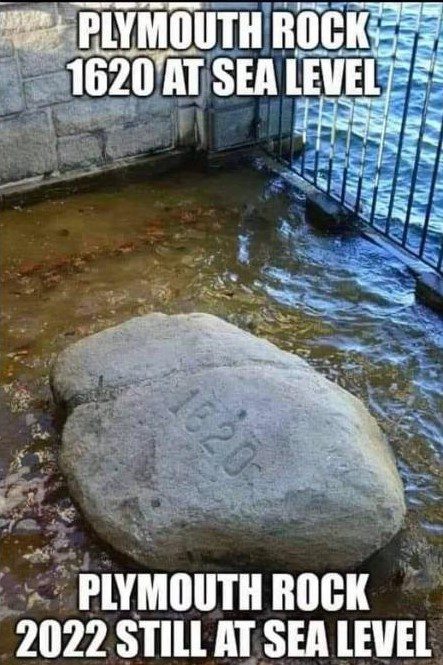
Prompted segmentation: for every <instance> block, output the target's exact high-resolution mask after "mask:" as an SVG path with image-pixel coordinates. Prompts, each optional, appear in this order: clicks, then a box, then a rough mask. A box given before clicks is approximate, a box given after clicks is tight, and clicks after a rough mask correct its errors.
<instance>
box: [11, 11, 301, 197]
mask: <svg viewBox="0 0 443 665" xmlns="http://www.w3.org/2000/svg"><path fill="white" fill-rule="evenodd" d="M290 4H292V3H277V2H274V3H271V2H264V3H258V2H133V3H132V2H129V3H115V2H0V195H1V193H2V192H4V191H5V190H8V191H10V190H11V189H12V190H14V189H17V188H19V187H20V186H21V185H22V184H25V185H26V186H28V185H30V186H34V184H35V186H38V185H39V184H40V183H41V182H42V181H47V180H58V179H60V178H63V177H65V176H70V175H74V176H75V175H76V174H82V173H84V172H94V171H100V170H103V169H106V168H108V167H112V166H113V165H117V166H118V165H119V164H120V163H121V164H126V163H127V162H130V161H133V160H135V159H137V158H138V157H144V156H146V155H149V154H151V153H152V154H153V153H158V152H162V151H170V150H172V149H173V148H176V147H182V146H187V147H190V146H192V147H197V148H202V149H211V150H222V149H227V148H233V147H236V146H240V145H244V144H247V143H253V142H254V141H255V140H256V139H261V138H264V137H265V136H272V135H273V134H277V133H279V131H280V129H282V132H283V134H286V135H287V133H288V132H289V131H290V120H291V114H290V109H291V100H285V101H284V103H283V122H282V125H281V126H280V124H279V110H280V109H279V105H280V102H279V100H276V99H274V100H272V101H271V102H270V103H269V101H268V100H266V99H261V100H260V99H257V98H245V97H240V98H239V97H231V98H218V97H216V96H215V95H213V94H211V93H210V92H209V90H210V88H209V85H208V81H209V68H210V63H211V58H212V57H214V56H215V55H222V52H221V51H219V52H216V53H210V54H208V55H207V56H206V57H207V68H206V69H207V72H206V84H205V85H204V87H203V91H202V94H201V95H200V97H198V98H189V99H174V98H162V97H161V96H160V95H159V94H158V93H155V94H154V95H152V96H151V97H147V98H137V97H134V96H133V97H125V98H119V97H103V98H89V97H87V96H85V97H81V98H73V97H72V96H71V91H70V73H69V72H67V71H66V69H65V66H66V63H67V62H69V61H70V60H72V59H73V58H75V57H78V56H79V55H81V56H83V57H88V56H89V55H94V54H95V55H98V54H100V52H99V51H98V48H97V47H96V48H95V49H94V51H93V52H85V51H82V52H79V51H78V50H77V48H76V29H77V12H78V11H79V10H81V9H84V8H85V7H87V8H93V9H95V10H104V9H115V8H119V9H121V8H122V6H123V5H124V6H125V8H130V9H167V10H168V11H173V10H176V9H178V8H183V7H185V8H186V9H188V10H189V9H197V8H200V9H201V8H204V9H209V8H211V9H215V10H240V9H248V10H257V9H259V8H261V9H263V11H264V13H265V17H266V16H267V17H269V13H270V9H271V5H272V6H274V7H278V6H280V5H290ZM265 20H266V18H265ZM268 20H269V19H268ZM168 54H170V52H162V51H158V52H152V51H151V52H149V54H148V55H149V56H150V57H151V58H153V59H154V60H155V63H156V66H157V67H158V68H159V69H160V68H161V67H162V66H163V62H164V59H165V58H166V57H167V55H168ZM180 54H181V55H184V54H183V52H181V53H180ZM236 54H237V55H240V56H245V55H248V56H251V55H253V54H251V53H250V52H248V53H245V52H242V51H237V52H236ZM266 54H268V51H267V50H266ZM100 55H104V56H105V57H111V56H114V55H117V53H116V52H112V53H110V52H106V53H101V54H100ZM124 55H126V56H127V52H125V53H124ZM231 55H233V54H232V53H231ZM234 55H235V54H234ZM255 55H257V56H258V55H260V54H259V53H256V54H255Z"/></svg>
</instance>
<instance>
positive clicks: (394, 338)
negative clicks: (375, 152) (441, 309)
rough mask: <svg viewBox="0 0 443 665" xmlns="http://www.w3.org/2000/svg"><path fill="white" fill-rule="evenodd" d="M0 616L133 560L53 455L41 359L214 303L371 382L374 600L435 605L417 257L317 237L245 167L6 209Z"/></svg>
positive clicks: (427, 343) (428, 331)
mask: <svg viewBox="0 0 443 665" xmlns="http://www.w3.org/2000/svg"><path fill="white" fill-rule="evenodd" d="M1 226H2V234H3V245H2V253H3V256H2V261H3V268H4V281H5V283H4V286H3V299H4V300H3V303H4V315H3V323H2V327H3V333H2V334H3V339H4V350H5V354H4V362H3V366H2V385H3V400H2V403H1V406H0V418H1V425H2V427H1V446H0V474H1V486H0V489H1V494H0V507H1V513H2V516H1V518H0V527H1V529H2V544H1V552H2V569H1V573H0V576H1V577H0V587H1V589H0V593H1V596H0V621H1V622H3V627H4V628H5V630H2V638H1V640H2V641H3V644H1V647H2V648H1V649H0V653H4V654H8V653H10V652H11V650H12V645H13V643H14V640H13V636H12V626H13V623H14V621H15V620H16V619H17V618H18V617H19V616H22V615H27V616H34V617H38V616H41V615H43V614H47V613H48V612H49V613H51V614H57V615H58V614H60V615H66V614H70V613H72V612H73V609H74V607H75V589H76V578H75V574H76V573H77V572H78V571H79V570H80V569H98V570H102V571H106V570H117V569H120V568H124V567H125V565H126V564H125V563H124V562H122V561H121V560H119V559H117V558H116V557H115V555H114V554H113V553H112V552H110V551H108V550H107V548H106V547H105V546H104V545H103V544H102V543H100V542H98V541H97V540H96V539H95V538H94V536H93V535H92V534H91V532H90V530H89V529H88V527H87V526H86V525H85V524H84V522H83V520H82V518H81V517H80V516H79V514H78V513H77V511H76V509H75V508H74V506H73V505H72V503H71V501H70V499H69V496H68V494H67V492H66V487H65V484H64V482H63V480H62V479H61V478H60V476H59V475H58V471H57V464H56V458H57V448H58V445H59V429H60V421H59V416H58V415H57V414H55V413H54V409H53V405H52V402H51V396H50V390H49V386H48V371H49V367H50V365H51V362H52V361H53V359H54V356H55V354H56V353H57V352H58V351H60V350H61V349H62V348H64V347H65V346H66V345H68V344H70V343H72V342H73V341H75V340H77V339H80V338H81V337H83V336H85V335H87V334H89V333H91V332H94V331H98V330H101V329H103V328H105V327H107V326H109V325H112V324H115V323H118V322H120V321H123V320H125V319H127V318H129V317H131V316H135V315H138V314H145V313H148V312H151V311H163V312H167V313H174V312H191V311H205V312H211V313H214V314H217V315H219V316H222V317H224V318H226V319H228V320H229V321H231V322H233V323H235V324H237V325H239V326H240V327H242V328H245V329H247V330H250V331H252V332H253V333H255V334H257V335H259V336H263V337H266V338H268V339H269V340H271V341H272V342H274V343H276V344H277V345H278V346H280V347H281V348H283V349H285V350H288V351H292V352H294V353H298V354H300V355H302V356H303V357H305V358H306V359H307V360H308V362H309V363H310V364H311V365H312V366H314V367H315V368H317V369H318V370H319V371H320V372H322V373H323V374H324V375H326V376H327V377H328V378H330V379H332V380H333V381H337V382H338V383H339V384H340V385H342V386H344V387H345V388H347V389H348V390H350V391H351V392H352V393H353V394H355V395H357V396H359V397H361V398H362V399H363V401H364V402H365V403H366V404H367V405H368V407H369V408H370V410H371V411H372V413H373V414H374V415H375V416H376V418H377V419H378V422H379V423H380V425H381V426H382V428H383V430H384V431H385V432H386V435H387V436H388V438H389V440H390V442H391V444H392V446H393V447H394V450H395V453H396V457H397V460H398V464H399V468H400V472H401V475H402V478H403V480H404V483H405V487H406V495H407V502H408V507H409V511H408V519H407V525H406V528H405V531H404V532H403V533H402V534H401V535H400V536H399V537H398V538H397V539H396V541H395V542H394V543H393V544H392V545H391V546H390V547H388V548H387V549H386V550H385V551H384V552H382V553H380V554H379V555H377V556H376V557H374V559H373V561H372V562H370V569H371V571H372V572H373V573H374V576H373V579H374V581H373V606H374V614H377V615H385V616H397V615H412V616H416V615H421V614H423V612H427V613H428V614H429V615H430V616H431V617H439V616H441V614H442V612H441V609H442V608H441V590H442V582H443V556H442V543H443V510H442V475H443V474H442V466H441V454H442V439H441V431H442V429H441V425H442V422H441V413H442V408H441V406H442V404H441V378H442V377H441V358H442V345H443V326H442V323H441V320H440V319H439V318H438V317H437V315H435V314H434V313H432V312H431V311H430V310H428V309H426V308H424V307H422V306H421V305H419V304H416V303H415V302H414V281H413V278H412V277H411V276H410V275H409V274H408V272H407V270H406V269H405V268H404V266H402V265H401V264H400V263H398V262H397V261H396V260H395V259H392V257H388V256H387V255H386V254H384V253H383V252H382V251H381V250H380V249H379V248H377V247H376V246H374V245H372V244H370V243H369V242H367V241H365V240H363V239H361V238H359V237H347V238H337V237H332V236H326V235H319V234H316V233H315V232H313V231H312V229H310V228H309V227H308V226H307V225H306V224H305V221H304V216H303V205H302V201H301V200H300V199H299V198H298V197H297V196H296V195H295V194H294V193H291V192H288V191H287V190H286V188H285V187H284V185H283V183H282V182H280V181H279V180H278V179H277V178H275V177H272V178H270V177H269V176H268V175H266V174H264V173H262V172H260V171H258V170H254V169H251V168H246V167H244V168H243V167H242V168H240V169H237V170H234V171H229V172H228V171H223V170H216V171H211V172H209V173H200V172H196V173H191V172H187V173H180V174H175V175H172V176H171V175H169V176H165V177H163V178H161V179H159V180H158V181H155V182H153V181H149V182H146V183H131V184H127V183H126V184H122V186H121V187H120V188H115V187H114V188H112V189H109V190H106V189H104V190H101V191H97V192H95V193H88V194H77V195H72V196H70V197H67V198H63V199H58V200H48V201H45V202H42V203H39V204H36V205H34V206H31V207H27V208H23V209H22V208H17V209H15V210H11V211H8V212H6V213H3V214H2V219H1Z"/></svg>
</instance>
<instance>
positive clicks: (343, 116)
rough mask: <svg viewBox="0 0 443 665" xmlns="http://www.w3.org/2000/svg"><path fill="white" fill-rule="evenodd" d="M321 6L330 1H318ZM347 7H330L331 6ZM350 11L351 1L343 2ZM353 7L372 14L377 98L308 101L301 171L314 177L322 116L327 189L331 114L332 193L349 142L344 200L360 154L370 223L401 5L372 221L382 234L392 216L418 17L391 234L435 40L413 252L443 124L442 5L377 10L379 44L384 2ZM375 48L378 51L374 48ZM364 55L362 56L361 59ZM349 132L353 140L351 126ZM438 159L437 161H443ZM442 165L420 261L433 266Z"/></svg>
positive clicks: (398, 224) (401, 208) (301, 108)
mask: <svg viewBox="0 0 443 665" xmlns="http://www.w3.org/2000/svg"><path fill="white" fill-rule="evenodd" d="M319 4H320V5H326V4H327V3H319ZM337 4H338V5H340V4H346V3H334V5H337ZM347 4H348V5H349V4H350V3H347ZM352 4H353V5H358V6H360V7H361V6H362V5H366V8H368V9H370V11H371V22H370V34H371V37H372V46H373V54H374V56H376V57H377V62H378V73H379V84H380V85H381V86H382V91H383V93H382V96H381V97H380V98H374V99H373V101H372V102H370V101H369V100H368V99H358V98H357V100H356V101H355V104H354V102H353V101H352V100H351V99H346V98H341V99H340V100H339V101H338V103H337V104H335V102H334V100H325V101H324V103H323V106H322V110H321V112H320V109H321V104H319V102H318V101H317V102H316V101H312V100H310V101H309V104H308V109H309V110H308V131H307V140H308V151H307V154H306V158H305V159H306V162H305V167H306V172H307V173H308V174H310V175H311V176H312V175H313V173H314V163H315V143H316V138H317V128H318V121H319V118H321V131H320V133H319V162H318V168H319V171H318V177H319V183H321V184H323V185H324V186H326V184H327V180H328V174H329V161H328V159H329V155H330V143H331V131H332V125H333V118H334V112H335V111H336V135H335V139H334V140H333V144H334V166H333V169H332V183H331V184H332V190H333V191H335V192H336V193H337V194H341V191H342V184H343V172H344V168H345V163H346V144H347V141H348V140H349V138H350V144H349V164H348V172H347V185H346V198H347V200H349V201H355V198H356V196H357V190H358V179H359V173H360V165H361V162H362V157H363V155H364V159H363V161H364V164H365V167H364V171H363V181H362V196H361V211H362V212H363V213H364V214H365V215H366V216H368V217H369V215H370V213H371V206H372V199H373V191H374V181H375V173H376V164H377V159H378V156H379V150H380V139H381V135H382V127H383V118H384V114H385V107H386V96H387V95H386V90H387V84H388V77H389V69H390V65H391V61H392V52H393V40H394V32H395V24H396V20H397V15H398V11H399V7H400V5H403V9H402V14H401V22H400V31H399V36H398V48H397V59H396V64H395V69H394V76H393V88H392V95H391V100H390V104H389V107H388V112H387V128H386V138H385V143H384V148H383V152H382V169H381V176H380V185H379V191H378V195H377V199H376V200H377V205H376V209H375V217H374V222H375V224H376V226H378V227H379V228H381V229H384V228H385V223H386V217H387V214H388V210H389V204H390V199H391V192H392V188H393V175H394V169H395V162H396V157H397V153H398V148H399V134H400V128H401V123H402V116H403V111H404V108H405V98H406V90H407V81H408V76H409V69H410V63H411V59H412V51H413V43H414V35H415V31H416V27H417V24H418V20H419V16H420V7H421V8H422V16H421V23H420V31H419V40H418V48H417V57H416V62H415V68H414V74H413V79H412V88H411V96H410V100H409V106H408V115H407V120H406V125H405V139H404V143H403V148H402V152H401V161H400V168H399V178H398V185H397V189H396V193H395V202H394V207H393V213H392V232H393V234H394V236H395V237H397V238H399V239H401V236H402V232H403V222H404V219H405V216H406V211H407V206H408V200H409V194H410V191H411V181H412V177H413V169H414V163H415V160H416V157H417V140H418V135H419V131H420V125H421V122H422V114H423V109H424V103H425V97H426V85H427V78H428V71H429V66H430V60H431V54H432V48H433V45H434V40H435V39H437V38H439V44H438V50H437V60H436V66H435V70H434V77H433V83H432V87H431V89H430V95H429V103H428V110H427V114H426V122H425V125H424V128H423V129H424V133H423V142H422V147H421V151H420V155H419V167H418V171H417V181H416V186H415V189H414V197H413V204H412V209H411V225H412V226H411V230H410V233H409V235H408V247H409V248H411V249H413V250H414V251H417V250H418V249H419V246H420V232H419V229H420V228H421V227H422V226H423V222H424V217H425V214H426V209H427V206H428V201H429V188H430V183H431V178H432V173H433V169H434V165H435V162H436V157H437V144H438V139H439V134H440V131H441V126H442V122H443V106H442V100H443V38H442V29H441V28H440V30H438V27H439V17H440V15H441V11H442V6H441V4H442V3H440V2H423V3H418V2H404V3H400V2H385V3H383V8H382V11H381V30H380V38H379V40H378V38H377V30H376V23H377V17H378V14H379V12H380V5H381V4H382V3H373V2H372V3H371V2H369V3H352ZM377 43H378V46H377ZM362 55H363V54H362ZM305 109H306V105H305V102H304V101H301V102H300V103H299V104H298V111H297V115H296V129H297V130H299V131H301V130H302V127H303V121H304V113H305ZM368 115H369V119H370V122H369V133H368V136H367V147H366V149H364V148H363V141H364V137H365V131H366V124H367V118H368ZM349 127H351V132H350V135H348V128H349ZM441 161H442V160H441ZM441 161H440V165H439V173H438V178H437V186H436V189H435V194H434V199H433V205H432V209H431V214H430V220H429V229H430V232H429V237H428V241H427V243H426V247H425V254H424V256H425V258H427V259H428V260H429V261H430V262H432V263H433V264H435V263H436V262H437V260H438V255H439V251H440V247H441V243H442V233H443V187H442V175H441V174H442V169H443V165H442V164H441Z"/></svg>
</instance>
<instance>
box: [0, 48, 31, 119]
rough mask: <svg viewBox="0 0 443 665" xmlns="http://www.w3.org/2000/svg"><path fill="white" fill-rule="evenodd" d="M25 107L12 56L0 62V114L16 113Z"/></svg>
mask: <svg viewBox="0 0 443 665" xmlns="http://www.w3.org/2000/svg"><path fill="white" fill-rule="evenodd" d="M24 107H25V102H24V100H23V94H22V85H21V81H20V76H19V73H18V69H17V64H16V62H15V60H14V59H13V58H8V59H7V60H3V62H1V63H0V116H1V115H7V114H9V113H18V112H19V111H22V110H23V109H24Z"/></svg>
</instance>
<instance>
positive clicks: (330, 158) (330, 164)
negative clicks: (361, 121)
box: [326, 2, 348, 194]
mask: <svg viewBox="0 0 443 665" xmlns="http://www.w3.org/2000/svg"><path fill="white" fill-rule="evenodd" d="M347 9H348V3H347V2H345V3H344V4H343V11H344V12H346V11H347ZM342 55H343V49H342V48H341V49H340V50H339V52H338V56H339V57H341V56H342ZM337 116H338V98H337V99H335V100H334V112H333V114H332V122H331V136H330V141H329V155H328V178H327V186H326V191H327V193H328V194H330V192H331V183H332V169H333V167H334V158H335V137H336V128H337Z"/></svg>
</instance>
